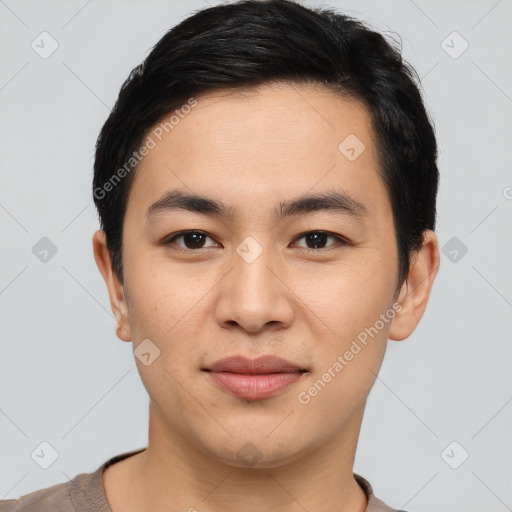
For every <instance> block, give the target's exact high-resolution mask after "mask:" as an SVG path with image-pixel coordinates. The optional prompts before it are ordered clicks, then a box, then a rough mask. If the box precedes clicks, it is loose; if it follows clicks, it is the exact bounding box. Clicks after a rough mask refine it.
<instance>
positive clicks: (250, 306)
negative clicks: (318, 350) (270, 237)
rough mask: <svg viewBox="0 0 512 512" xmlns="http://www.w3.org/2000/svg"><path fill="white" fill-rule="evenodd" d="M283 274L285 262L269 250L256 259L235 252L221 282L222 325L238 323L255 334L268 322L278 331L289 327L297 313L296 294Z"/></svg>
mask: <svg viewBox="0 0 512 512" xmlns="http://www.w3.org/2000/svg"><path fill="white" fill-rule="evenodd" d="M241 254H243V253H241ZM280 268H281V271H280V270H279V269H280ZM283 277H284V276H283V272H282V265H279V262H278V261H277V257H274V255H273V254H270V251H266V250H263V252H262V253H261V254H260V255H259V256H258V257H257V258H256V259H255V260H254V261H252V260H251V259H250V258H245V259H244V257H242V256H240V255H239V254H238V253H237V254H235V255H234V257H233V268H232V269H231V271H230V272H228V274H227V275H226V276H225V277H224V279H222V281H221V283H220V288H219V291H220V297H219V300H218V302H217V305H216V317H217V322H218V323H219V325H221V326H222V327H224V328H225V327H229V326H233V325H238V326H240V327H241V328H243V329H244V330H246V331H248V332H252V333H255V332H258V331H260V330H262V329H265V328H268V326H269V325H272V326H273V329H275V330H277V329H282V328H285V327H289V326H290V325H291V323H292V321H293V317H294V314H295V313H294V308H293V304H292V301H293V293H292V291H291V290H290V289H289V287H288V286H287V285H286V280H285V279H283Z"/></svg>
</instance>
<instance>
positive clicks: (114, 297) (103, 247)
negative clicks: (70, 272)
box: [92, 229, 131, 341]
mask: <svg viewBox="0 0 512 512" xmlns="http://www.w3.org/2000/svg"><path fill="white" fill-rule="evenodd" d="M92 245H93V252H94V259H95V260H96V265H97V266H98V269H99V271H100V273H101V275H102V276H103V279H104V280H105V284H106V285H107V290H108V294H109V298H110V307H111V309H112V312H113V313H114V316H115V318H116V324H117V325H116V335H117V337H118V338H119V339H120V340H122V341H131V332H130V323H129V317H128V308H127V305H126V298H125V294H124V287H123V285H122V284H121V282H120V281H119V278H118V277H117V275H116V274H115V272H114V271H113V269H112V258H111V255H110V251H109V249H108V247H107V241H106V236H105V232H104V231H103V230H101V229H99V230H98V231H96V232H95V233H94V235H93V237H92Z"/></svg>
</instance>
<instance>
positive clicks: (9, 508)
mask: <svg viewBox="0 0 512 512" xmlns="http://www.w3.org/2000/svg"><path fill="white" fill-rule="evenodd" d="M143 450H145V448H139V449H137V450H133V451H131V452H127V453H123V454H120V455H116V456H115V457H112V458H111V459H109V460H107V461H106V462H104V463H103V464H102V465H101V466H100V467H98V468H97V469H96V470H95V471H94V472H92V473H80V474H79V475H77V476H75V478H73V479H72V480H70V481H69V482H64V483H60V484H56V485H53V486H51V487H46V488H45V489H39V490H37V491H34V492H31V493H29V494H25V495H24V496H21V498H18V499H17V500H0V512H89V511H91V512H111V510H110V507H109V505H108V502H107V499H106V496H105V489H104V487H103V479H102V475H103V472H104V470H105V469H106V468H108V467H109V466H111V465H112V464H115V463H117V462H119V461H121V460H123V459H125V458H128V457H130V456H131V455H134V454H136V453H139V452H141V451H143Z"/></svg>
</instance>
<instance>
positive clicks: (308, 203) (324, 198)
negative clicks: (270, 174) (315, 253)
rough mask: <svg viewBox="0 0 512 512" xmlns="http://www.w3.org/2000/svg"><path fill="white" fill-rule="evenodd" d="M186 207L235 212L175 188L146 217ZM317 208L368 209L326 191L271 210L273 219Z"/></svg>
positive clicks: (358, 212)
mask: <svg viewBox="0 0 512 512" xmlns="http://www.w3.org/2000/svg"><path fill="white" fill-rule="evenodd" d="M176 210H186V211H190V212H194V213H200V214H203V215H209V216H216V217H222V218H225V219H228V220H232V219H233V218H234V217H235V215H234V213H235V210H234V208H233V206H228V205H226V204H224V203H223V202H222V201H217V200H215V199H211V198H208V197H203V196H200V195H197V194H188V193H185V192H183V191H182V190H179V189H175V190H171V191H169V192H166V193H165V194H164V195H163V196H162V197H161V198H160V199H158V200H157V201H156V202H154V203H153V204H152V205H151V206H149V208H148V209H147V210H146V219H147V220H150V219H151V218H152V217H155V216H157V215H158V214H160V213H166V212H172V211H176ZM316 211H328V212H338V213H344V214H348V215H351V216H353V217H355V218H363V217H366V216H368V209H367V208H366V206H364V205H363V204H362V203H360V202H359V201H357V200H355V199H354V198H352V197H350V196H349V195H348V194H346V193H340V192H336V191H327V192H323V193H315V194H311V195H308V196H301V197H298V198H295V199H290V200H286V201H282V202H280V203H279V205H278V206H277V207H276V208H275V209H274V211H273V212H272V213H273V218H274V219H275V220H281V219H283V218H285V217H289V216H292V215H304V214H308V213H312V212H316Z"/></svg>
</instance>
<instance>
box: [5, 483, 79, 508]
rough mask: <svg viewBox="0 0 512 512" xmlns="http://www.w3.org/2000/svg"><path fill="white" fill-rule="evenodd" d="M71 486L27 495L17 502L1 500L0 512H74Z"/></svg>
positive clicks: (64, 485)
mask: <svg viewBox="0 0 512 512" xmlns="http://www.w3.org/2000/svg"><path fill="white" fill-rule="evenodd" d="M71 486H72V482H66V483H61V484H57V485H53V486H51V487H47V488H45V489H39V490H37V491H34V492H31V493H29V494H25V495H24V496H22V497H21V498H19V499H17V500H1V501H0V512H22V511H27V512H28V511H34V512H35V511H37V512H46V511H48V512H50V511H53V512H68V511H73V512H74V511H75V508H74V506H73V502H72V501H71V493H70V491H71Z"/></svg>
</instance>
